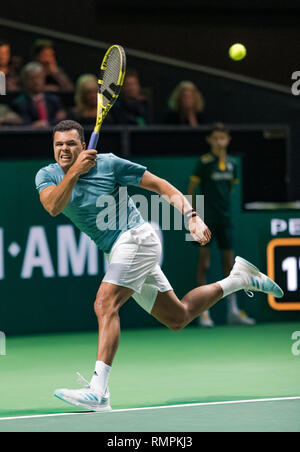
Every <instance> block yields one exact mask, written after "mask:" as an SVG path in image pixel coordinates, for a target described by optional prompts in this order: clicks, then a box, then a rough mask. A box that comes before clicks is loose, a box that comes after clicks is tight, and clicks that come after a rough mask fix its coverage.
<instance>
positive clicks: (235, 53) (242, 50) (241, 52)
mask: <svg viewBox="0 0 300 452" xmlns="http://www.w3.org/2000/svg"><path fill="white" fill-rule="evenodd" d="M246 54H247V50H246V47H245V46H244V45H243V44H233V45H232V46H231V47H230V49H229V56H230V58H231V59H232V60H234V61H239V60H242V59H243V58H245V56H246Z"/></svg>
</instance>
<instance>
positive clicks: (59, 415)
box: [0, 396, 300, 421]
mask: <svg viewBox="0 0 300 452" xmlns="http://www.w3.org/2000/svg"><path fill="white" fill-rule="evenodd" d="M283 400H300V396H297V397H277V398H269V399H249V400H229V401H225V402H205V403H186V404H180V405H163V406H151V407H143V408H126V409H122V410H113V411H110V412H105V414H106V415H108V414H111V415H112V414H113V413H128V412H132V411H147V410H163V409H168V408H186V407H196V406H213V405H234V404H241V403H258V402H280V401H283ZM89 414H101V413H96V412H90V411H89V412H84V411H82V412H81V413H79V412H78V413H57V414H41V415H34V416H18V417H2V418H0V421H15V420H19V419H41V418H48V417H61V416H78V415H89ZM102 414H104V413H102Z"/></svg>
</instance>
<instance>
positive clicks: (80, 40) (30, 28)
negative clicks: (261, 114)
mask: <svg viewBox="0 0 300 452" xmlns="http://www.w3.org/2000/svg"><path fill="white" fill-rule="evenodd" d="M0 25H2V26H4V27H8V28H13V29H16V30H22V31H25V32H30V33H35V34H39V35H45V36H48V37H50V38H52V39H60V40H64V41H68V42H73V43H77V44H81V45H86V46H90V47H95V48H99V49H102V50H103V52H104V51H105V50H106V49H107V47H109V45H111V44H107V43H105V42H103V41H95V40H93V39H90V38H84V37H82V36H76V35H72V34H69V33H63V32H61V31H55V30H49V29H48V28H41V27H38V26H36V25H29V24H24V23H21V22H15V21H13V20H10V19H4V18H0ZM126 53H127V54H128V55H131V56H133V57H136V58H142V59H144V60H149V61H154V62H156V63H161V64H167V65H170V66H175V67H179V68H183V69H188V70H192V71H198V72H204V73H206V74H210V75H215V76H217V77H223V78H227V79H230V80H235V81H237V82H241V83H247V84H249V85H254V86H259V87H261V88H265V89H270V90H273V91H277V92H281V93H284V94H291V89H290V88H289V87H287V86H284V85H280V84H278V83H273V82H268V81H264V80H259V79H256V78H252V77H247V76H245V75H239V74H235V73H233V72H229V71H225V70H222V69H215V68H212V67H208V66H203V65H200V64H196V63H188V62H185V61H181V60H176V59H175V58H169V57H164V56H159V55H154V54H152V53H148V52H143V51H140V50H134V49H129V48H126Z"/></svg>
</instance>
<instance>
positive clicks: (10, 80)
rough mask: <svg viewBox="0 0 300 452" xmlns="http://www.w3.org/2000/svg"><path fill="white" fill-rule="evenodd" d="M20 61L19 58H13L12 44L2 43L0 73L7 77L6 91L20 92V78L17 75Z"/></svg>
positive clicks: (0, 47) (0, 43) (0, 48)
mask: <svg viewBox="0 0 300 452" xmlns="http://www.w3.org/2000/svg"><path fill="white" fill-rule="evenodd" d="M19 64H20V61H19V60H18V57H12V56H11V47H10V44H9V43H8V42H6V41H0V71H1V72H3V73H4V74H5V77H6V91H7V92H13V91H19V90H20V86H19V77H18V74H17V70H18V66H19Z"/></svg>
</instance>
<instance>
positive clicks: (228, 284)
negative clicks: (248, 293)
mask: <svg viewBox="0 0 300 452" xmlns="http://www.w3.org/2000/svg"><path fill="white" fill-rule="evenodd" d="M218 284H220V286H221V287H222V290H223V297H222V298H225V297H228V295H231V294H232V293H235V292H238V291H239V290H242V289H243V287H244V284H245V283H244V281H243V279H242V278H241V277H239V276H232V275H230V276H228V277H227V278H225V279H222V281H218Z"/></svg>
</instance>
